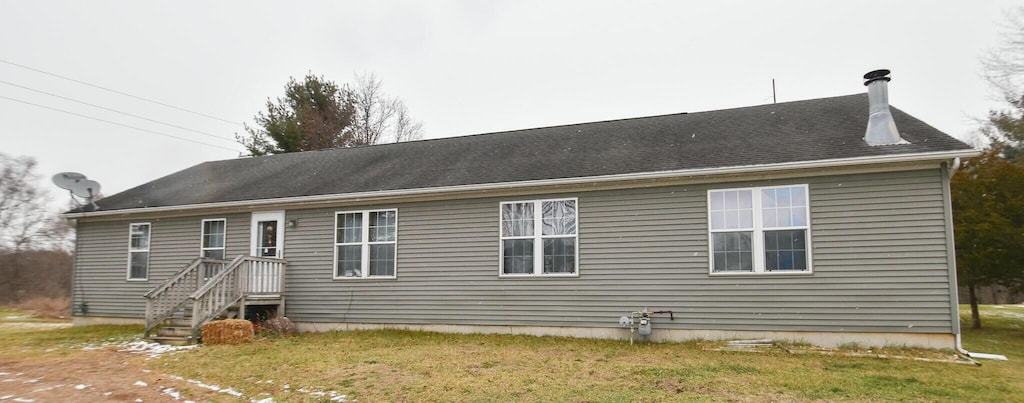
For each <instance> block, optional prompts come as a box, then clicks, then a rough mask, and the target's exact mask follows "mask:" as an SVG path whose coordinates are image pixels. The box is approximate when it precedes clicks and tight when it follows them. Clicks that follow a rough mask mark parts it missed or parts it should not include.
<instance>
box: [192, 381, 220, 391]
mask: <svg viewBox="0 0 1024 403" xmlns="http://www.w3.org/2000/svg"><path fill="white" fill-rule="evenodd" d="M186 382H188V383H191V384H194V385H196V386H198V387H200V388H204V389H209V390H212V391H214V392H220V386H217V385H207V384H205V383H202V382H200V381H197V380H195V379H189V380H188V381H186Z"/></svg>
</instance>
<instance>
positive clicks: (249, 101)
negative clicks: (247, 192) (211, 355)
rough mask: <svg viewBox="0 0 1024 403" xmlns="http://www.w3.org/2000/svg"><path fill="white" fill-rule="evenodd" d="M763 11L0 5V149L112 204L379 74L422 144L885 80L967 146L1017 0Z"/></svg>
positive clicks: (593, 5) (702, 7)
mask: <svg viewBox="0 0 1024 403" xmlns="http://www.w3.org/2000/svg"><path fill="white" fill-rule="evenodd" d="M768 3H769V2H764V1H746V2H727V1H715V2H690V1H685V2H684V1H644V2H625V1H607V2H599V1H574V2H569V1H565V2H558V1H539V2H525V1H503V2H485V1H463V2H440V1H429V2H411V1H409V2H377V1H359V2H341V1H330V2H328V1H323V2H313V1H288V2H284V1H281V2H257V1H239V2H227V1H218V2H206V1H203V2H198V1H195V2H193V1H166V2H152V1H146V2H135V1H118V2H111V1H88V2H84V1H32V2H28V1H13V0H0V128H2V129H0V130H2V131H0V144H2V146H0V152H2V153H6V154H9V155H14V156H20V155H25V156H31V157H34V158H36V159H37V160H38V162H39V170H38V171H39V173H40V174H41V175H42V176H43V177H44V178H43V182H45V186H46V187H47V188H50V189H51V190H52V192H51V193H52V194H53V196H54V198H55V199H57V200H59V201H61V202H65V201H66V194H65V193H63V192H62V191H59V189H57V188H55V187H53V186H52V185H50V184H49V177H50V176H52V175H53V174H55V173H57V172H62V171H78V172H82V173H84V174H86V175H87V176H88V177H89V178H90V179H94V180H97V181H99V182H100V183H101V184H103V192H104V193H106V194H108V195H110V194H114V193H117V192H120V191H123V190H126V189H128V188H131V187H134V186H137V185H140V184H142V183H145V182H147V181H150V180H153V179H156V178H158V177H161V176H164V175H167V174H170V173H172V172H175V171H178V170H181V169H185V168H187V167H189V166H192V165H195V164H198V163H201V162H203V161H208V160H218V159H228V158H235V157H237V156H238V155H239V151H240V150H242V147H241V146H239V145H238V144H237V143H235V142H234V141H233V140H232V139H233V136H234V134H235V133H242V132H243V129H242V127H241V123H242V122H251V121H252V117H253V115H255V114H256V113H257V112H259V111H260V110H262V109H263V108H264V104H265V102H266V99H267V98H268V97H278V96H280V95H282V94H283V86H284V83H285V82H286V81H287V80H288V78H289V77H290V76H295V77H301V76H303V75H304V74H306V73H307V72H309V71H312V72H313V73H315V74H318V75H324V76H326V77H327V78H328V79H331V80H334V81H336V82H338V83H345V82H352V81H354V80H353V77H354V74H356V73H363V72H372V73H374V74H376V75H377V77H378V78H379V79H381V80H382V81H383V84H384V89H385V90H386V91H387V92H389V93H390V94H392V95H397V96H399V97H401V98H403V99H404V100H405V102H406V105H407V106H408V107H409V110H410V112H411V113H412V115H413V116H414V117H415V118H416V119H418V120H420V121H422V122H423V124H424V129H425V137H426V138H438V137H450V136H460V135H467V134H476V133H485V132H494V131H503V130H512V129H523V128H531V127H541V126H550V125H557V124H567V123H578V122H587V121H595V120H607V119H617V118H627V117H638V116H649V115H658V114H667V113H678V112H694V111H705V110H715V109H724V108H734V107H742V106H748V105H758V104H765V103H771V102H772V85H771V84H772V79H775V80H776V87H777V95H778V101H779V102H785V101H793V100H802V99H812V98H822V97H831V96H838V95H846V94H852V93H860V92H864V91H865V87H864V86H863V85H862V80H861V76H862V75H863V74H864V73H865V72H867V71H870V70H873V69H877V68H888V69H891V70H892V71H893V74H892V78H893V81H892V82H891V83H890V87H889V89H890V101H891V102H892V104H893V105H895V106H897V107H899V108H900V109H902V110H904V111H906V112H909V113H911V114H913V115H915V116H916V117H918V118H920V119H922V120H924V121H925V122H928V123H930V124H931V125H933V126H935V127H937V128H939V129H940V130H942V131H944V132H946V133H948V134H950V135H953V136H956V137H960V138H965V137H967V136H968V135H969V134H970V133H971V132H972V131H973V130H974V127H975V124H974V123H973V122H972V118H976V117H983V116H984V115H985V113H986V111H987V110H988V109H989V108H991V107H993V106H997V105H998V104H997V103H995V102H994V101H993V94H992V93H991V91H990V90H989V89H988V87H987V86H986V84H985V83H984V81H983V80H982V79H981V76H980V74H981V68H980V65H979V62H978V58H979V57H980V56H981V55H982V54H983V53H984V52H985V51H986V50H987V49H990V48H992V47H994V46H996V45H997V44H998V43H999V42H998V41H999V38H1000V36H999V33H1000V29H1001V24H1003V22H1004V13H1005V12H1007V11H1008V10H1010V9H1012V8H1013V7H1017V6H1020V5H1021V3H1020V2H1019V1H1018V2H1012V1H969V2H968V1H877V2H876V1H845V2H832V1H830V2H825V1H807V2H797V1H790V2H778V3H772V4H768ZM12 63H13V64H12ZM15 64H17V65H22V66H25V67H29V68H32V69H36V70H40V71H43V72H47V73H51V74H56V75H60V76H64V77H69V78H73V79H75V80H79V81H81V82H86V83H89V84H93V85H95V86H99V87H104V88H109V89H113V90H117V91H121V92H125V93H129V94H132V95H135V96H138V97H143V98H147V99H151V100H156V101H159V102H162V103H165V104H168V105H173V106H176V107H179V108H183V109H188V110H191V111H196V112H200V113H203V114H206V115H209V116H213V117H216V118H218V119H223V121H222V120H215V119H211V118H207V117H203V116H200V115H197V114H192V113H187V112H183V111H180V110H176V109H171V108H167V107H163V106H158V105H154V104H151V103H147V102H144V101H141V100H139V99H136V98H131V97H127V96H123V95H118V94H114V93H111V92H107V91H104V90H101V89H98V88H95V87H90V86H87V85H84V84H81V83H76V82H73V81H68V80H64V79H60V78H57V77H54V76H51V75H47V74H44V73H41V72H39V71H35V70H30V69H26V68H24V67H18V66H16V65H15ZM39 91H42V92H45V93H49V94H53V95H57V96H60V97H64V98H70V99H74V100H78V101H82V102H87V103H90V104H95V105H99V106H102V107H104V108H109V109H113V110H116V111H119V112H125V113H131V114H135V115H140V116H144V117H146V118H148V119H152V120H157V121H162V122H166V123H170V124H173V125H175V126H179V127H171V126H167V125H162V124H158V123H154V122H152V121H147V120H141V119H137V118H133V117H129V116H126V115H123V114H119V113H116V112H113V111H110V110H103V109H98V108H95V107H91V106H88V105H84V104H81V103H77V102H73V101H71V100H68V99H64V98H58V97H54V96H52V95H46V94H44V93H41V92H39ZM12 99H14V100H12ZM24 102H28V103H32V104H37V105H42V106H45V107H49V108H56V109H60V110H63V111H66V112H72V113H75V114H79V115H85V116H88V117H91V118H95V119H102V120H106V121H111V122H116V123H119V124H123V125H128V126H134V127H136V128H139V129H144V130H149V131H144V130H139V129H133V128H127V127H123V126H116V125H113V124H110V123H106V122H101V121H97V120H92V119H89V118H85V117H82V116H78V115H71V114H67V113H63V112H57V111H54V110H51V109H45V108H42V107H39V106H33V105H29V104H26V103H24ZM228 122H234V123H228ZM152 132H159V133H162V134H166V135H171V136H175V137H181V138H186V139H190V140H194V141H198V142H202V143H207V144H208V145H204V144H197V143H194V142H189V141H184V140H180V139H175V138H169V137H165V136H161V135H159V134H156V133H152ZM197 132H202V133H204V134H200V133H197ZM219 147H222V148H219Z"/></svg>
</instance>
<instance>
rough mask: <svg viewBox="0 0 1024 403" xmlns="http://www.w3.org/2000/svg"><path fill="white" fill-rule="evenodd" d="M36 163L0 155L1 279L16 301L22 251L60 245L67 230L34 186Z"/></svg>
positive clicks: (21, 277) (19, 291)
mask: <svg viewBox="0 0 1024 403" xmlns="http://www.w3.org/2000/svg"><path fill="white" fill-rule="evenodd" d="M35 167H36V162H35V160H34V159H32V158H28V157H19V158H14V157H10V156H7V155H5V154H2V153H0V252H3V253H4V254H5V255H6V259H5V262H4V264H3V265H2V271H3V273H0V277H4V278H5V279H6V280H7V285H8V290H7V291H8V293H9V295H13V296H14V298H15V300H17V299H18V297H19V295H21V294H22V293H23V291H24V286H23V284H22V281H23V280H24V277H25V276H24V269H25V264H24V261H23V260H24V252H26V251H30V250H36V249H47V248H53V247H56V246H58V245H60V243H61V241H60V238H61V235H62V234H65V233H66V231H64V230H62V228H63V226H62V223H61V222H60V219H59V218H58V217H56V215H55V214H53V212H52V211H50V210H49V208H48V206H47V200H48V198H49V195H48V194H47V193H46V191H45V190H43V189H40V188H39V187H38V186H37V184H36V183H37V181H38V179H39V176H38V175H37V174H36V173H35Z"/></svg>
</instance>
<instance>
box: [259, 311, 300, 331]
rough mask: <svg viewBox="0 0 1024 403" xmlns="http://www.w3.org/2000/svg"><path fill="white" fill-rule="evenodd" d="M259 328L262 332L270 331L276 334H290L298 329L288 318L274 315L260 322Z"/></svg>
mask: <svg viewBox="0 0 1024 403" xmlns="http://www.w3.org/2000/svg"><path fill="white" fill-rule="evenodd" d="M259 328H260V330H261V331H262V332H264V333H271V334H277V335H290V334H296V333H298V332H299V330H298V329H297V328H296V327H295V324H294V323H292V321H291V320H290V319H288V317H286V316H281V315H274V316H273V317H271V318H269V319H267V320H265V321H263V322H260V323H259Z"/></svg>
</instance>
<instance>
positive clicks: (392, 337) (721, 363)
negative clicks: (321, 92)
mask: <svg viewBox="0 0 1024 403" xmlns="http://www.w3.org/2000/svg"><path fill="white" fill-rule="evenodd" d="M982 312H983V315H984V316H983V324H984V326H985V327H986V328H985V329H982V330H979V331H973V330H970V329H965V330H964V345H965V347H966V348H967V349H968V350H971V351H977V352H985V353H995V354H1004V355H1006V356H1007V357H1009V359H1010V361H1005V362H1000V361H983V362H982V364H983V365H982V366H971V365H959V364H953V363H945V362H922V361H913V360H899V359H880V358H870V357H844V356H823V355H812V354H801V355H794V354H789V353H786V352H784V351H782V350H781V349H776V350H771V351H768V352H762V353H754V352H727V351H706V350H705V348H706V347H708V346H711V345H713V344H714V343H709V342H700V341H695V342H689V343H655V344H638V345H633V346H630V345H629V343H628V342H622V341H609V340H589V339H568V338H555V337H529V336H495V335H451V334H438V333H423V332H408V331H356V332H329V333H319V334H304V335H300V336H294V337H280V338H273V337H271V338H262V339H259V340H258V341H257V342H255V343H253V344H248V345H242V346H203V347H202V348H199V349H197V350H194V351H189V352H185V353H178V354H171V355H166V356H163V357H161V358H158V359H153V360H149V361H146V362H145V364H144V365H145V366H147V367H148V368H150V369H152V370H153V371H158V372H160V373H164V374H168V375H178V376H182V377H185V378H190V379H196V380H201V381H202V382H205V383H207V384H218V385H221V386H230V387H232V388H235V389H237V390H239V391H241V392H243V393H244V395H245V396H246V397H248V398H255V399H261V398H264V397H268V396H272V397H274V400H275V401H281V400H294V401H306V400H317V399H325V398H323V397H315V396H314V395H311V394H309V393H308V392H301V393H300V392H299V391H300V389H302V390H306V391H336V392H337V393H340V394H345V395H347V396H348V397H349V398H350V399H357V400H360V401H368V402H376V401H420V400H428V401H435V400H446V401H451V400H456V401H494V400H500V401H509V400H511V401H633V400H655V401H661V400H741V401H743V400H745V401H766V400H783V401H788V400H797V401H801V400H870V401H878V400H886V401H888V400H928V401H933V400H948V401H951V400H958V401H959V400H967V401H1015V400H1017V401H1019V400H1020V399H1022V396H1024V328H1022V326H1024V306H1003V307H993V306H986V307H983V310H982ZM962 314H963V315H969V313H968V311H966V310H962ZM965 317H966V316H965ZM968 323H969V322H968ZM0 328H2V327H0ZM139 331H140V330H139V329H138V328H137V327H89V328H73V329H58V330H48V331H35V332H27V331H26V332H10V331H2V330H0V346H2V347H0V361H2V360H3V359H4V356H5V354H7V355H10V354H14V355H18V356H24V355H25V354H29V355H32V354H53V352H52V351H51V352H49V353H45V351H46V350H47V349H48V348H47V346H51V347H50V348H52V346H54V345H62V344H63V345H69V344H73V343H81V342H83V340H86V339H94V340H103V339H106V338H111V337H126V336H131V335H133V334H137V333H138V332H139ZM19 346H20V347H19ZM15 350H17V351H15ZM876 352H877V351H876ZM889 352H892V353H897V354H899V355H918V356H928V357H935V356H941V355H943V354H948V352H945V353H941V352H935V351H908V350H892V351H889ZM72 353H73V354H88V352H79V351H75V352H72ZM285 385H288V388H285ZM223 398H224V399H230V398H231V397H230V396H223Z"/></svg>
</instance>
